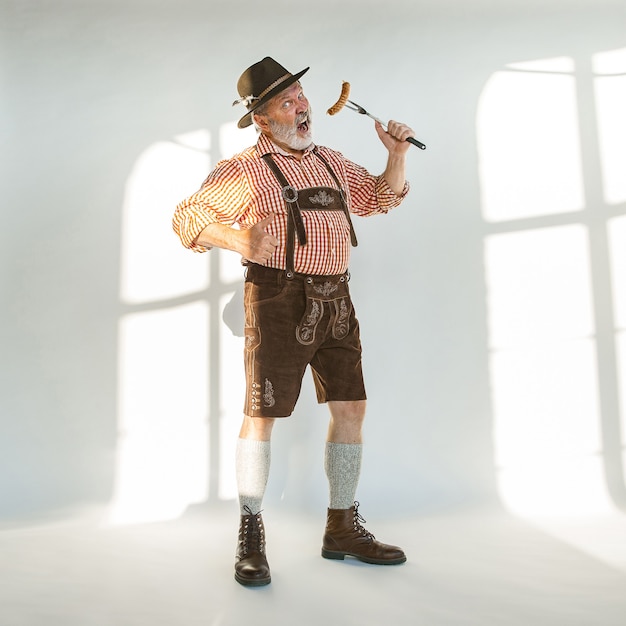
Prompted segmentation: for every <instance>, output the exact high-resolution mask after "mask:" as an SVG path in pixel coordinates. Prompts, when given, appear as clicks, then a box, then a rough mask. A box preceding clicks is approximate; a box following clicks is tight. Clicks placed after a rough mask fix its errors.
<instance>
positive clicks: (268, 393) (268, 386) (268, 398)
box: [263, 378, 276, 407]
mask: <svg viewBox="0 0 626 626" xmlns="http://www.w3.org/2000/svg"><path fill="white" fill-rule="evenodd" d="M275 404H276V398H274V385H272V382H271V381H270V380H269V379H268V378H266V379H265V388H264V390H263V405H264V406H266V407H272V406H274V405H275Z"/></svg>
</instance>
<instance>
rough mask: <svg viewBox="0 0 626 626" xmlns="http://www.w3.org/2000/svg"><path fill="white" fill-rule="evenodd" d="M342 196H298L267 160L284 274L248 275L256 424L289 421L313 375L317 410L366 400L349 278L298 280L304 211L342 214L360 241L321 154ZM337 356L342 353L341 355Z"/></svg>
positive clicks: (250, 392)
mask: <svg viewBox="0 0 626 626" xmlns="http://www.w3.org/2000/svg"><path fill="white" fill-rule="evenodd" d="M314 154H315V157H316V158H318V159H320V161H321V162H322V163H324V165H325V167H326V168H327V170H328V172H329V174H330V176H331V178H332V180H333V181H334V182H335V183H336V185H337V188H336V189H334V188H332V187H326V186H320V187H310V188H304V189H299V190H296V189H295V188H294V187H293V186H292V185H290V184H289V182H288V181H287V179H286V178H285V176H284V174H283V173H282V172H281V171H280V169H279V168H278V166H277V164H276V162H275V161H274V159H273V158H272V157H271V155H269V154H267V155H262V158H263V159H264V161H265V162H266V164H267V165H268V167H269V168H270V170H271V171H272V172H273V174H274V176H275V177H276V179H277V180H278V182H279V184H280V186H281V189H282V196H283V198H284V200H285V205H286V208H287V237H286V242H285V248H286V250H285V252H286V265H285V268H286V269H285V270H281V269H274V268H268V267H265V266H261V265H258V264H255V263H249V264H248V269H247V272H246V291H245V303H246V304H245V307H246V331H245V332H246V342H245V359H246V361H245V364H246V381H247V388H246V404H245V406H244V412H245V414H246V415H249V416H251V417H286V416H288V415H290V414H291V412H292V411H293V408H294V406H295V403H296V401H297V398H298V396H299V393H300V386H301V383H302V376H303V375H304V371H305V369H306V367H307V366H308V365H310V367H311V371H312V373H313V378H314V381H315V389H316V393H317V398H318V401H319V402H327V401H330V400H341V401H352V400H364V399H365V397H366V394H365V387H364V383H363V375H362V368H361V344H360V338H359V325H358V321H357V319H356V315H355V312H354V308H353V306H352V301H351V298H350V292H349V289H348V279H349V275H348V273H347V271H346V272H344V273H343V274H337V275H324V276H322V275H311V274H301V273H296V272H295V269H294V267H295V259H294V256H295V246H296V236H297V237H298V242H299V244H300V245H301V246H302V245H306V243H307V233H306V230H305V224H304V220H303V217H302V212H303V211H343V212H344V214H345V216H346V219H347V220H348V225H349V228H350V239H351V243H352V245H356V244H357V241H356V236H355V234H354V228H353V226H352V221H351V219H350V216H349V214H348V206H347V202H346V201H345V199H344V196H343V190H342V188H341V184H340V183H339V180H338V178H337V176H336V175H335V173H334V172H333V171H332V169H331V167H330V165H329V164H328V163H327V162H326V159H324V158H323V157H322V156H321V155H320V154H319V153H317V152H315V151H314ZM334 348H340V349H339V350H336V349H334Z"/></svg>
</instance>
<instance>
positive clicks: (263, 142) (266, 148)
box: [256, 133, 315, 157]
mask: <svg viewBox="0 0 626 626" xmlns="http://www.w3.org/2000/svg"><path fill="white" fill-rule="evenodd" d="M256 147H257V151H258V153H259V156H263V155H264V154H271V153H274V154H282V155H283V156H287V157H292V156H293V154H289V152H287V151H286V150H283V149H282V148H280V147H279V146H277V145H276V144H275V143H274V142H273V141H272V140H271V139H270V138H269V137H267V136H266V135H264V134H263V133H261V134H260V135H259V139H258V141H257V143H256ZM314 148H315V144H314V143H311V145H310V146H309V147H308V148H307V149H306V150H305V151H304V156H306V155H307V154H309V153H310V152H311V151H312V150H313V149H314Z"/></svg>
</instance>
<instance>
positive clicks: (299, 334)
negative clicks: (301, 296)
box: [296, 298, 322, 346]
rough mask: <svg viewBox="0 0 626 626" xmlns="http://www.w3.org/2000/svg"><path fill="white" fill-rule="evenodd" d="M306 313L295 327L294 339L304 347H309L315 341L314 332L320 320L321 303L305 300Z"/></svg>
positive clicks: (309, 299)
mask: <svg viewBox="0 0 626 626" xmlns="http://www.w3.org/2000/svg"><path fill="white" fill-rule="evenodd" d="M306 306H307V308H306V311H305V312H304V315H303V317H302V322H301V323H300V324H299V325H298V326H296V339H297V340H298V341H299V342H300V343H301V344H302V345H304V346H310V345H311V344H312V343H313V342H314V341H315V330H316V329H317V325H318V324H319V323H320V320H321V319H322V303H321V302H320V301H319V300H314V299H312V298H307V301H306Z"/></svg>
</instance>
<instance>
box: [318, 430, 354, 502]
mask: <svg viewBox="0 0 626 626" xmlns="http://www.w3.org/2000/svg"><path fill="white" fill-rule="evenodd" d="M362 454H363V445H362V444H360V443H332V442H330V441H329V442H327V443H326V450H325V455H324V469H325V470H326V476H327V477H328V486H329V488H330V503H329V506H328V508H329V509H349V508H350V507H351V506H352V505H353V504H354V497H355V495H356V487H357V484H358V482H359V475H360V473H361V457H362Z"/></svg>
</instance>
